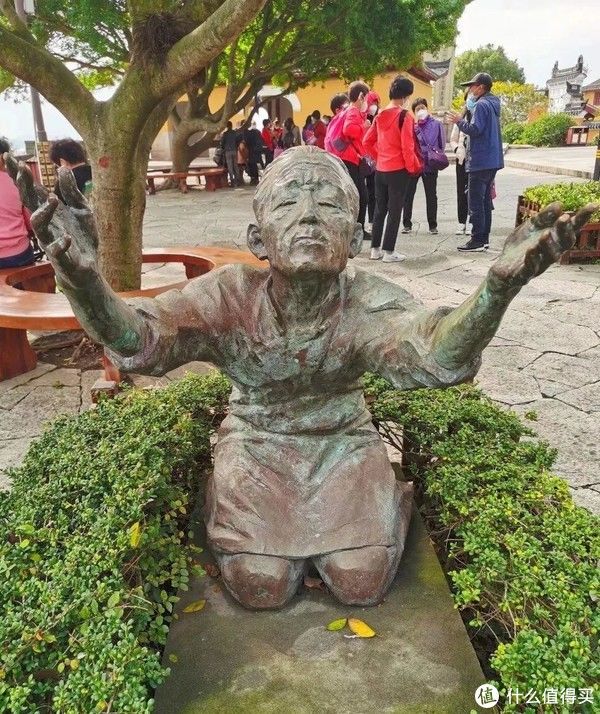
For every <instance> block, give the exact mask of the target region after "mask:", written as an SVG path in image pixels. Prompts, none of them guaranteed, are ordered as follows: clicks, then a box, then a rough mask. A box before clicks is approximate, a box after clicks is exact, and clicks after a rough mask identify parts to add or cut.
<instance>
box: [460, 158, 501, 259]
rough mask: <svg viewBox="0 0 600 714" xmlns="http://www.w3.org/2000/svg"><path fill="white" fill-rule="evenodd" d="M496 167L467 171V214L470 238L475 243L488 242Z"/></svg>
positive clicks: (482, 243)
mask: <svg viewBox="0 0 600 714" xmlns="http://www.w3.org/2000/svg"><path fill="white" fill-rule="evenodd" d="M496 171H497V169H485V170H484V171H470V172H469V188H468V192H467V193H468V199H469V214H470V216H471V226H472V232H471V239H472V241H473V243H477V245H484V244H485V243H488V242H489V239H490V230H491V228H492V193H491V192H492V184H493V183H494V178H495V176H496Z"/></svg>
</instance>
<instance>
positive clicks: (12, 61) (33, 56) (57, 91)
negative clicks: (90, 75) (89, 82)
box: [0, 25, 97, 136]
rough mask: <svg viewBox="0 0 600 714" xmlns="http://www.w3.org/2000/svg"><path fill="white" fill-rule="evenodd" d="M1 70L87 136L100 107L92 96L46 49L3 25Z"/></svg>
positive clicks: (1, 28) (0, 31)
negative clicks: (38, 96)
mask: <svg viewBox="0 0 600 714" xmlns="http://www.w3.org/2000/svg"><path fill="white" fill-rule="evenodd" d="M0 47H2V52H0V66H1V67H3V68H4V69H5V70H7V71H8V72H10V73H11V74H14V75H15V77H19V79H22V80H23V81H24V82H27V84H30V85H31V86H32V87H35V88H36V89H37V90H38V91H39V92H40V93H41V94H42V95H43V96H44V97H45V98H46V99H47V100H48V101H49V102H50V103H51V104H53V105H54V106H55V107H56V108H57V109H58V111H59V112H61V113H62V114H64V116H65V117H66V118H67V119H68V120H69V121H70V122H71V124H73V126H74V127H75V128H76V129H77V131H78V132H79V133H80V134H81V135H82V136H84V135H85V134H86V133H87V130H88V129H89V128H90V126H91V123H92V117H93V113H94V109H95V107H96V105H97V102H96V100H95V99H94V97H93V95H92V94H91V92H88V90H87V89H86V88H85V87H84V86H83V85H82V84H81V83H80V82H79V80H78V79H77V77H76V76H75V75H74V74H73V73H72V72H71V71H69V70H68V69H67V68H66V67H65V66H64V64H63V63H62V62H61V61H60V60H59V59H57V58H56V57H53V56H52V55H51V54H50V52H48V51H47V50H46V49H44V48H43V47H40V46H39V45H34V44H32V43H30V42H27V41H26V40H24V39H22V38H21V37H18V36H17V35H16V34H15V33H14V32H11V31H10V30H7V29H6V28H5V27H2V26H1V25H0Z"/></svg>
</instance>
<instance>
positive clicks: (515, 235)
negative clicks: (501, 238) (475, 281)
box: [432, 203, 598, 369]
mask: <svg viewBox="0 0 600 714" xmlns="http://www.w3.org/2000/svg"><path fill="white" fill-rule="evenodd" d="M597 210H598V206H597V205H593V204H590V205H588V206H585V208H582V209H581V210H580V211H579V212H578V213H577V214H576V215H575V216H571V215H569V214H567V213H563V212H562V207H561V205H560V204H559V203H553V204H551V205H550V206H548V207H547V208H545V209H544V210H543V211H541V213H539V214H538V216H537V217H536V218H535V219H534V220H533V221H531V222H527V223H524V224H522V225H521V226H519V227H518V228H515V230H514V231H513V232H512V233H511V234H510V235H509V236H508V238H507V239H506V242H505V244H504V248H503V250H502V253H501V255H500V256H499V257H498V258H497V260H496V261H495V262H494V263H493V265H492V267H491V268H490V270H489V273H488V275H487V277H486V279H485V280H484V282H483V283H482V284H481V286H480V287H479V289H478V291H477V292H476V293H475V294H474V295H472V296H471V297H470V298H468V299H467V300H466V301H465V302H464V303H463V304H462V305H460V306H459V307H458V308H456V309H455V310H453V311H452V312H450V313H449V314H448V315H446V316H445V317H444V318H442V319H441V320H440V321H439V322H438V323H437V326H436V328H435V331H434V334H433V336H432V354H433V357H434V358H435V360H436V362H437V363H438V364H440V365H441V366H443V367H445V368H447V369H456V368H458V367H460V366H461V365H464V364H466V363H468V362H470V361H471V360H472V359H474V358H475V357H476V356H477V355H478V354H480V353H481V351H482V350H483V349H484V348H485V347H486V346H487V344H488V343H489V342H490V340H491V339H492V337H493V336H494V334H495V333H496V330H497V329H498V326H499V324H500V321H501V319H502V316H503V315H504V313H505V311H506V308H507V307H508V305H509V304H510V301H511V300H512V299H513V298H514V297H515V296H516V295H517V294H518V292H519V291H520V289H521V288H522V287H523V286H524V285H526V284H527V283H528V282H529V281H530V280H531V279H532V278H535V277H536V276H538V275H541V274H542V273H543V272H544V271H545V270H547V269H548V268H549V267H550V265H552V264H553V263H555V262H557V261H558V260H560V257H561V256H562V254H563V253H564V252H565V251H567V250H569V249H570V248H572V246H573V244H574V243H575V238H576V236H577V234H578V233H579V231H580V230H581V228H582V226H583V225H584V224H585V223H587V222H588V220H589V218H590V217H591V215H592V214H593V213H594V212H595V211H597Z"/></svg>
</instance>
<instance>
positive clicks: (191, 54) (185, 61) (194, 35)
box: [152, 0, 266, 97]
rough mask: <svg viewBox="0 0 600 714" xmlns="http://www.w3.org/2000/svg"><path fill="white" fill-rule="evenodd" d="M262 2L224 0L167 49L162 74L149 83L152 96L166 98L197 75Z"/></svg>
mask: <svg viewBox="0 0 600 714" xmlns="http://www.w3.org/2000/svg"><path fill="white" fill-rule="evenodd" d="M265 2H266V0H225V1H224V2H223V3H222V4H221V5H220V7H219V8H218V9H217V10H216V11H215V12H213V13H212V15H211V16H210V17H209V18H207V19H206V21H205V22H203V23H202V24H201V25H200V26H198V27H196V29H195V30H193V31H192V32H190V33H188V34H187V35H186V36H185V37H182V38H181V40H179V42H177V43H176V44H175V45H174V46H173V47H172V48H171V49H170V50H169V53H168V54H167V58H166V62H165V65H164V67H163V69H162V71H161V72H160V73H158V74H157V75H156V76H155V78H154V81H153V82H152V89H153V91H154V93H155V95H157V96H159V97H164V96H166V95H169V94H171V93H172V92H174V91H176V90H177V88H178V87H180V86H181V85H183V84H184V83H185V82H187V81H188V80H189V79H191V78H192V77H193V76H194V75H195V74H197V72H198V70H199V69H200V68H202V67H204V66H206V65H207V64H208V63H209V62H210V61H211V60H212V59H213V58H214V57H216V56H217V55H218V54H219V53H220V52H222V51H223V50H224V49H225V47H227V45H228V44H230V43H231V42H232V40H234V39H235V38H236V37H237V36H238V35H239V34H240V32H241V31H242V30H243V28H244V27H246V25H247V24H248V23H249V22H250V21H251V20H252V19H253V18H254V17H255V15H257V14H258V12H260V10H261V9H262V7H263V5H264V4H265Z"/></svg>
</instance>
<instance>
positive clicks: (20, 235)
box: [0, 171, 29, 258]
mask: <svg viewBox="0 0 600 714" xmlns="http://www.w3.org/2000/svg"><path fill="white" fill-rule="evenodd" d="M28 222H29V212H28V211H27V209H26V208H25V207H24V206H23V204H22V203H21V197H20V196H19V191H18V189H17V187H16V186H15V183H14V181H13V180H12V179H11V177H10V176H9V175H8V174H7V173H6V171H0V258H12V256H13V255H19V253H23V251H25V250H27V247H28V246H29V238H28V237H27V231H28V226H27V223H28Z"/></svg>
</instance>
